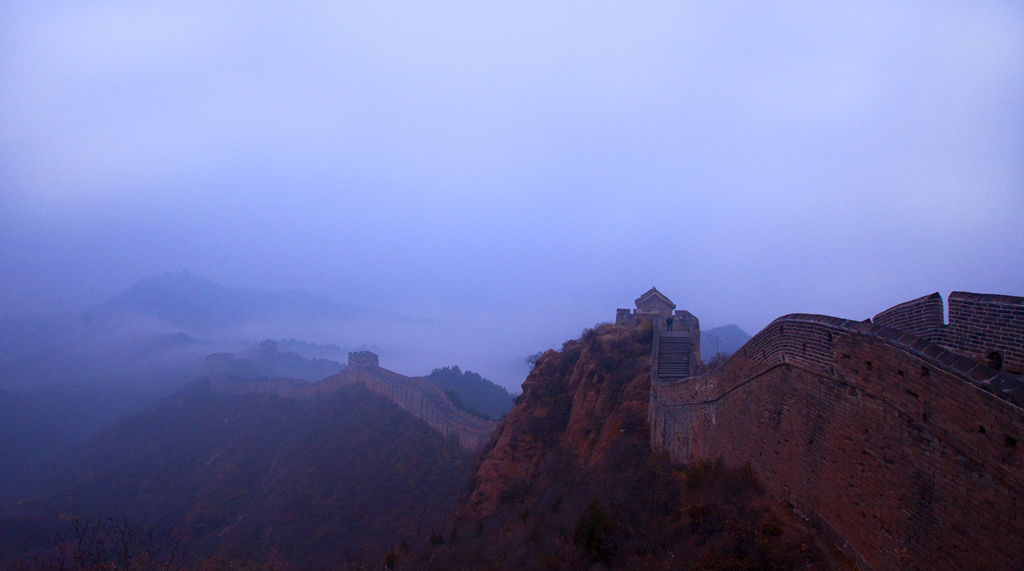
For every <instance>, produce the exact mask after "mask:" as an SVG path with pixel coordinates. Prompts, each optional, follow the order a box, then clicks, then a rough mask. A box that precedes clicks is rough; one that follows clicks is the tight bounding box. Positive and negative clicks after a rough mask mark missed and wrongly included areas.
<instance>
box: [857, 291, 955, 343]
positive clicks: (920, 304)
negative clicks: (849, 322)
mask: <svg viewBox="0 0 1024 571" xmlns="http://www.w3.org/2000/svg"><path fill="white" fill-rule="evenodd" d="M942 313H943V311H942V296H940V295H939V294H938V293H937V292H936V293H933V294H931V295H926V296H924V297H919V298H917V299H912V300H910V301H907V302H904V303H901V304H899V305H896V306H893V307H890V308H889V309H887V310H885V311H883V312H882V313H879V314H878V315H876V316H874V317H873V318H872V319H871V321H872V322H874V323H875V324H876V325H881V326H883V327H891V328H892V329H899V330H900V331H905V332H907V333H913V334H914V335H917V336H918V337H922V338H924V339H929V340H932V341H936V340H938V338H937V335H941V333H940V332H941V330H942V328H943V327H944V323H943V319H942Z"/></svg>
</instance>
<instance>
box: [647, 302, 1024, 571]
mask: <svg viewBox="0 0 1024 571" xmlns="http://www.w3.org/2000/svg"><path fill="white" fill-rule="evenodd" d="M967 295H973V294H967ZM989 297H991V296H989ZM956 299H957V303H960V302H961V301H962V302H964V303H965V304H967V303H970V304H974V305H973V306H972V309H973V310H974V311H976V312H978V313H977V314H978V315H980V314H981V312H982V310H984V311H990V305H989V304H987V301H986V300H976V299H973V298H968V297H966V295H965V296H964V297H960V296H957V298H956ZM1017 299H1020V298H1017ZM934 302H935V300H934V299H931V296H928V297H926V298H921V299H920V300H914V301H913V302H909V304H901V306H897V307H896V308H893V309H894V310H895V311H893V310H890V312H886V313H887V315H886V314H883V318H881V319H878V318H876V319H878V321H882V322H886V323H893V324H899V325H901V326H903V327H908V328H909V329H911V330H915V329H914V328H913V326H912V325H913V323H914V322H915V321H914V320H915V319H917V321H927V322H928V323H931V324H934V323H935V321H934V311H935V307H936V306H935V303H934ZM951 303H952V300H951ZM938 309H939V312H940V313H939V321H938V324H939V325H941V323H942V320H941V299H939V304H938ZM958 312H959V315H964V316H966V315H969V314H968V313H967V312H966V311H965V310H964V311H962V310H961V308H960V307H958V306H957V307H956V309H951V313H958ZM915 313H916V314H917V315H919V316H922V317H920V318H914V319H910V321H901V319H906V316H908V315H914V314H915ZM986 315H988V314H986ZM1008 319H1009V322H1010V323H1011V324H1012V323H1015V322H1014V321H1013V320H1014V319H1016V314H1012V315H1010V317H1009V318H1008ZM886 320H890V321H886ZM977 321H978V320H977V319H975V318H969V319H965V322H966V323H976V322H977ZM908 323H910V324H911V325H910V326H908V325H907V324H908ZM971 327H972V326H971V325H960V324H958V322H954V323H951V325H950V329H952V330H953V332H954V336H956V335H961V333H960V332H961V331H968V330H970V329H971ZM916 331H918V332H919V333H921V332H924V334H925V335H922V336H930V334H929V333H928V331H927V330H926V329H916ZM1017 331H1018V334H1019V332H1020V331H1021V329H1020V328H1018V330H1017ZM922 336H918V335H914V334H912V333H908V332H905V331H897V330H894V329H890V328H887V327H883V326H881V325H877V324H875V325H872V324H870V323H859V322H853V321H847V320H842V319H838V318H831V317H824V316H816V315H803V314H796V315H789V316H785V317H781V318H779V319H777V320H775V321H774V322H773V323H772V324H770V325H769V326H768V327H766V328H765V329H764V330H763V331H761V332H760V333H758V334H757V335H756V336H755V337H754V338H753V339H751V340H750V341H749V342H748V343H747V344H746V345H745V346H744V347H743V348H742V349H740V350H739V351H738V352H737V353H736V354H735V355H733V356H732V358H731V359H730V360H729V361H728V362H726V363H725V364H724V365H723V366H722V367H721V368H720V369H718V370H717V371H715V372H714V373H712V374H709V375H704V376H698V377H693V378H690V379H686V380H682V381H676V382H668V383H663V382H659V381H657V380H656V379H655V380H652V387H651V403H650V404H651V406H650V422H651V431H652V441H653V443H654V444H655V446H658V447H660V448H663V449H665V450H667V451H668V452H669V453H670V454H671V455H672V456H673V458H674V459H675V460H677V461H682V462H691V461H695V460H701V459H714V458H719V457H721V458H722V459H723V460H724V461H725V462H726V463H727V464H732V465H744V464H747V463H749V465H750V466H751V468H752V469H753V470H754V472H755V473H756V474H757V475H758V477H759V478H760V479H761V481H762V482H763V483H764V485H765V487H766V488H767V489H768V491H769V492H770V493H771V494H773V495H775V496H776V497H779V498H781V499H783V500H785V501H788V502H789V503H790V504H792V505H793V507H794V508H795V509H796V510H797V511H798V512H800V513H802V514H803V515H805V516H806V517H807V518H808V519H809V520H810V521H811V522H812V523H813V524H814V525H815V526H816V527H818V528H819V529H820V530H822V531H823V532H824V533H825V534H826V536H828V537H831V538H832V539H833V540H834V541H835V543H836V545H837V546H839V547H840V548H841V549H842V550H844V551H845V552H846V553H847V554H848V555H850V556H851V557H852V558H853V559H854V561H855V562H856V563H857V564H858V565H859V566H861V567H863V568H872V567H873V568H882V569H905V568H945V569H953V568H963V569H974V568H978V567H979V566H982V567H985V568H1000V569H1019V568H1021V566H1022V563H1024V542H1022V541H1021V538H1024V502H1022V495H1024V442H1022V439H1024V409H1022V408H1021V404H1022V403H1024V388H1022V383H1021V379H1020V378H1019V377H1016V376H1013V375H1008V374H1005V373H1002V372H997V371H995V370H993V369H991V368H989V367H987V366H986V365H984V364H980V363H978V362H977V361H976V360H974V359H969V358H967V357H964V356H961V355H957V354H956V353H953V352H950V351H947V350H945V349H943V348H942V347H941V346H939V345H938V344H935V343H930V342H929V341H928V340H927V339H926V338H925V339H922V338H921V337H922ZM967 338H968V339H969V338H970V337H969V335H968V337H967ZM1008 354H1009V353H1008ZM1010 360H1012V357H1011V358H1008V359H1007V362H1009V361H1010Z"/></svg>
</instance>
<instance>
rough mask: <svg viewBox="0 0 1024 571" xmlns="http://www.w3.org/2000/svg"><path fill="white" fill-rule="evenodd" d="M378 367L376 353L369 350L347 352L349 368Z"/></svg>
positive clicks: (378, 362) (378, 361)
mask: <svg viewBox="0 0 1024 571" xmlns="http://www.w3.org/2000/svg"><path fill="white" fill-rule="evenodd" d="M370 367H380V360H379V359H378V358H377V354H376V353H373V352H371V351H353V352H351V353H349V354H348V368H349V369H366V368H370Z"/></svg>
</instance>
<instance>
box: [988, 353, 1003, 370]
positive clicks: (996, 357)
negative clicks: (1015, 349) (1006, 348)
mask: <svg viewBox="0 0 1024 571" xmlns="http://www.w3.org/2000/svg"><path fill="white" fill-rule="evenodd" d="M988 366H989V367H992V368H993V369H995V370H997V371H1001V370H1002V369H1003V356H1002V354H1000V353H999V351H992V352H991V353H989V354H988Z"/></svg>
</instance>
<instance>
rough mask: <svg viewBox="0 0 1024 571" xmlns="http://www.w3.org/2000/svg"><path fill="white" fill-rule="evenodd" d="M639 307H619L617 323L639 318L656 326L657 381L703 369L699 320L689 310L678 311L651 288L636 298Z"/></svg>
mask: <svg viewBox="0 0 1024 571" xmlns="http://www.w3.org/2000/svg"><path fill="white" fill-rule="evenodd" d="M634 303H636V309H635V310H633V311H630V310H628V309H622V308H620V309H617V310H616V311H615V324H616V325H629V324H632V323H636V322H637V321H639V320H641V319H642V320H645V321H649V322H651V324H652V325H653V326H654V346H653V347H652V353H651V376H652V378H654V379H656V380H662V381H674V380H679V379H685V378H687V377H692V376H694V375H696V374H697V372H698V371H699V370H700V321H699V320H698V319H697V317H696V316H694V315H693V314H692V313H690V312H689V311H685V310H676V304H674V303H672V300H671V299H669V298H667V297H665V294H663V293H661V292H660V291H658V288H654V287H652V288H651V289H649V290H647V291H646V292H645V293H644V294H643V295H641V296H640V297H638V298H636V299H635V300H634Z"/></svg>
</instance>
